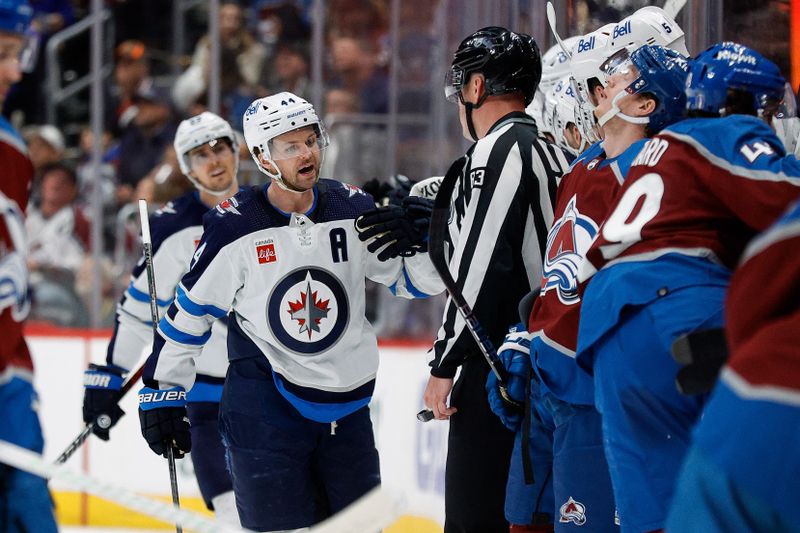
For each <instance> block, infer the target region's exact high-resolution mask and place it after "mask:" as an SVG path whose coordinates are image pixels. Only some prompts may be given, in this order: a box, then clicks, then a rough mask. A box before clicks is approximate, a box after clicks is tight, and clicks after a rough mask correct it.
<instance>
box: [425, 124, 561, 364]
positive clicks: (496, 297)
mask: <svg viewBox="0 0 800 533" xmlns="http://www.w3.org/2000/svg"><path fill="white" fill-rule="evenodd" d="M466 158H467V160H466V164H465V166H464V170H463V172H462V174H461V176H460V177H459V178H458V183H457V184H456V187H455V190H454V191H453V203H452V204H451V216H450V223H449V236H450V239H451V241H452V244H453V245H452V247H451V249H450V254H449V257H450V263H449V265H450V273H451V274H452V276H453V279H455V281H456V284H457V286H458V288H459V289H460V290H461V292H462V293H463V295H464V298H465V299H466V301H467V303H468V304H469V305H470V306H471V307H472V309H473V311H474V313H475V316H476V317H477V318H478V321H479V322H480V323H481V326H482V327H483V329H484V330H485V333H486V334H487V335H488V337H489V338H490V339H491V341H492V342H493V343H494V344H495V346H499V345H500V343H501V342H502V340H503V337H504V335H505V334H506V332H507V330H508V327H509V326H511V325H513V324H516V323H517V322H519V319H518V315H517V305H518V303H519V300H520V299H521V298H522V297H523V296H524V295H525V294H527V293H528V292H529V291H530V290H531V287H532V286H533V285H534V284H537V283H538V282H539V280H540V279H541V272H542V257H543V255H544V252H545V247H546V243H547V232H548V230H549V229H550V226H551V225H552V223H553V205H554V202H555V196H556V189H557V187H558V182H559V181H560V179H561V176H562V175H563V174H564V173H565V172H566V171H567V168H568V166H569V165H568V163H567V160H566V158H565V156H564V152H563V151H562V150H561V149H559V148H558V147H556V146H554V145H552V144H549V143H548V142H546V141H545V140H544V139H541V138H539V137H538V132H537V129H536V125H535V123H534V121H533V119H531V118H530V117H529V116H528V115H526V114H525V113H522V112H513V113H509V114H508V115H506V116H504V117H503V118H501V119H500V120H499V121H497V122H496V123H495V125H494V126H492V127H491V128H490V129H489V132H488V133H487V135H486V136H485V137H483V138H482V139H480V140H478V142H476V143H475V144H474V145H473V146H472V147H471V148H470V149H469V150H468V151H467V154H466ZM476 356H477V357H480V351H479V347H478V345H477V344H476V342H475V340H474V339H473V338H472V336H471V334H470V332H469V330H468V329H467V327H466V323H465V321H464V319H463V318H462V316H461V315H460V314H459V312H458V309H457V307H456V305H455V304H454V303H453V301H452V299H451V298H449V297H448V300H447V304H446V306H445V311H444V318H443V324H442V327H441V328H440V329H439V333H438V336H437V340H436V342H435V344H434V359H433V361H432V362H431V367H432V368H431V374H433V375H434V376H437V377H443V378H444V377H453V376H454V375H455V373H456V369H457V367H458V366H459V365H460V364H461V363H462V362H463V361H464V360H465V359H466V358H468V357H476Z"/></svg>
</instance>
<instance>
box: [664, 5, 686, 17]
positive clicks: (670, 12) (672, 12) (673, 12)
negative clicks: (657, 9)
mask: <svg viewBox="0 0 800 533" xmlns="http://www.w3.org/2000/svg"><path fill="white" fill-rule="evenodd" d="M685 5H686V0H667V1H666V2H664V8H663V9H664V13H666V14H667V16H668V17H669V18H671V19H674V18H675V17H677V16H678V13H680V12H681V9H683V6H685Z"/></svg>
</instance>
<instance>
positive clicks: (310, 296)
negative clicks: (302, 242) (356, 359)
mask: <svg viewBox="0 0 800 533" xmlns="http://www.w3.org/2000/svg"><path fill="white" fill-rule="evenodd" d="M349 310H350V305H349V302H348V300H347V293H346V292H345V289H344V285H343V284H342V282H341V281H339V279H337V278H336V276H334V275H333V274H332V273H331V272H328V271H327V270H323V269H321V268H314V267H303V268H298V269H296V270H293V271H292V272H290V273H289V274H287V275H286V276H284V277H283V279H281V280H280V281H279V282H278V283H277V284H276V285H275V288H274V289H273V291H272V293H271V294H270V295H269V298H268V299H267V324H268V326H269V328H270V330H271V331H272V334H273V336H274V337H275V339H276V340H277V341H278V342H279V343H280V344H281V345H283V346H284V347H285V348H286V349H287V350H290V351H292V352H294V353H298V354H304V355H316V354H318V353H321V352H324V351H325V350H328V349H329V348H331V347H332V346H333V345H335V344H336V343H337V342H338V341H339V339H341V338H342V335H343V334H344V332H345V330H346V329H347V323H348V320H349V318H350V317H349V313H350V311H349Z"/></svg>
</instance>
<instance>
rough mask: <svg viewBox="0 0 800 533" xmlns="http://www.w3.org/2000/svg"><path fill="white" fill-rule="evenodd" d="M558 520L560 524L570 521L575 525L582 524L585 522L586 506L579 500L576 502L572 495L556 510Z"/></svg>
mask: <svg viewBox="0 0 800 533" xmlns="http://www.w3.org/2000/svg"><path fill="white" fill-rule="evenodd" d="M558 514H559V515H561V516H559V517H558V521H559V522H561V523H562V524H568V523H570V522H572V523H573V524H575V525H576V526H582V525H583V524H585V523H586V506H585V505H583V504H582V503H581V502H576V501H575V500H573V499H572V496H570V497H569V499H568V500H567V501H566V502H565V503H564V505H562V506H561V508H560V509H559V510H558Z"/></svg>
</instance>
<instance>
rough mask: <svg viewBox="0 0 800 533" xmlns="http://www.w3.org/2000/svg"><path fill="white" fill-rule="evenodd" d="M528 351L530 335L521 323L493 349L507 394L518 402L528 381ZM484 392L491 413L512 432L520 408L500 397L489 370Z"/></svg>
mask: <svg viewBox="0 0 800 533" xmlns="http://www.w3.org/2000/svg"><path fill="white" fill-rule="evenodd" d="M530 352H531V334H530V333H528V331H527V330H526V328H525V326H524V325H523V324H517V325H516V326H514V327H512V328H511V329H510V330H509V332H508V334H507V335H506V338H505V340H504V341H503V344H502V345H501V346H500V349H499V350H498V351H497V357H498V358H499V359H500V362H501V363H502V365H503V367H504V368H505V369H506V374H507V376H508V377H507V381H506V391H507V393H508V396H509V397H510V398H511V399H512V400H514V401H515V402H517V403H519V404H524V403H525V387H526V385H527V382H528V380H530V371H531V356H530ZM486 392H487V394H488V399H489V407H490V408H491V409H492V412H493V413H494V414H495V415H497V417H498V418H500V421H501V422H502V423H503V425H504V426H505V427H507V428H508V429H510V430H511V431H514V432H516V431H517V430H518V429H519V427H520V425H521V424H522V411H521V410H520V409H519V408H516V407H514V406H512V405H510V404H509V403H508V402H507V401H505V400H504V399H503V397H502V396H501V394H500V388H499V384H498V382H497V377H496V376H495V375H494V372H489V377H488V378H487V379H486Z"/></svg>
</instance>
